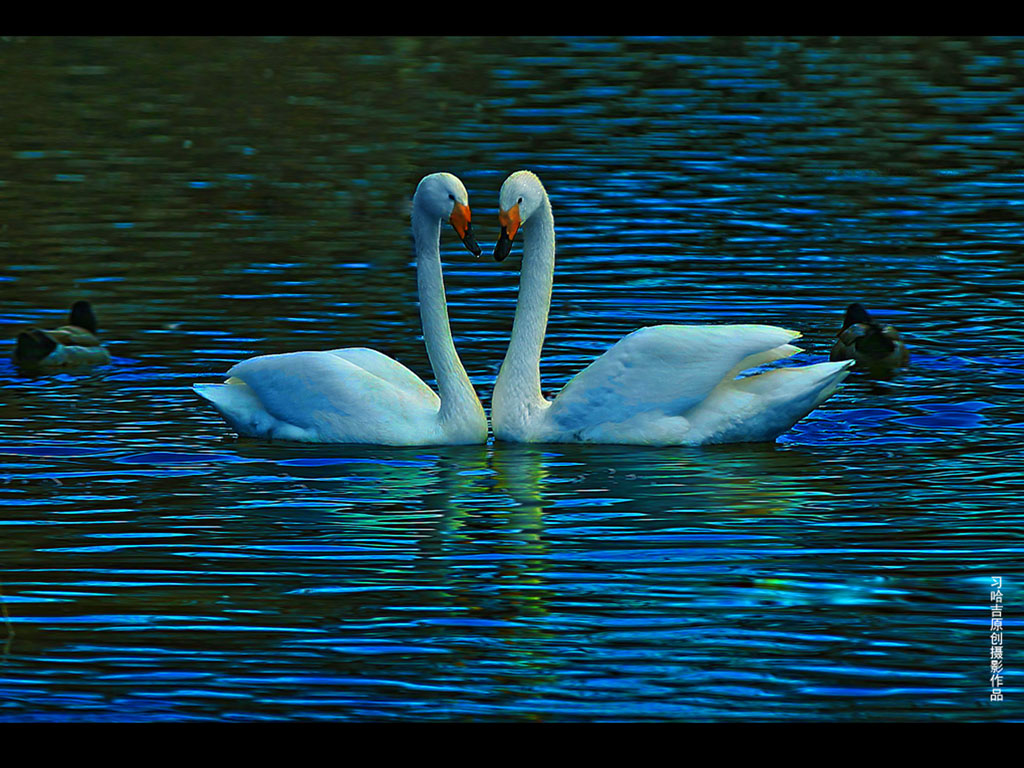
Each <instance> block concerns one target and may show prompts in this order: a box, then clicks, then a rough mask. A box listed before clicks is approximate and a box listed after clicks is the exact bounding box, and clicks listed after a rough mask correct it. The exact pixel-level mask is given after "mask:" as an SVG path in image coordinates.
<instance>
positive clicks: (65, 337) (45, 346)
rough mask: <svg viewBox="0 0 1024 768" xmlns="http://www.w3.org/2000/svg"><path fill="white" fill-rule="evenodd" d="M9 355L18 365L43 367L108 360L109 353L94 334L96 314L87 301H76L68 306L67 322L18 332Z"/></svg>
mask: <svg viewBox="0 0 1024 768" xmlns="http://www.w3.org/2000/svg"><path fill="white" fill-rule="evenodd" d="M12 356H13V358H14V362H15V363H17V364H18V365H19V366H22V367H24V368H33V369H43V370H49V369H60V368H80V367H85V366H92V365H103V364H104V363H109V362H110V353H109V352H108V351H107V350H106V349H104V348H103V345H102V344H101V343H100V340H99V339H98V338H97V337H96V315H95V314H94V313H93V311H92V307H91V306H90V305H89V302H87V301H76V302H75V303H74V304H73V305H72V306H71V314H70V316H69V317H68V323H67V325H62V326H61V327H60V328H55V329H53V330H50V331H45V330H42V329H40V328H30V329H29V330H27V331H22V332H21V333H19V334H18V338H17V341H16V342H15V346H14V354H13V355H12Z"/></svg>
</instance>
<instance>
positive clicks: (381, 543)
mask: <svg viewBox="0 0 1024 768" xmlns="http://www.w3.org/2000/svg"><path fill="white" fill-rule="evenodd" d="M0 93H2V94H3V109H2V110H0V333H2V338H3V339H4V340H11V345H10V346H8V347H7V349H8V350H10V349H11V348H12V346H13V339H14V337H15V336H16V335H17V333H18V332H19V331H21V330H23V329H24V328H26V327H28V326H31V325H38V326H41V327H53V326H57V325H60V324H62V323H63V322H64V321H65V319H66V314H67V310H68V307H70V305H71V303H72V302H73V301H75V300H78V299H87V300H89V301H90V302H92V304H93V306H94V308H95V309H96V313H97V315H98V318H99V323H100V333H101V335H102V337H103V338H104V339H105V341H106V342H107V344H108V348H109V349H110V351H111V353H112V355H113V361H112V362H111V363H110V364H109V365H105V366H101V367H97V368H95V369H93V370H91V371H85V372H81V371H79V372H70V373H60V374H54V375H48V376H41V375H33V374H29V373H26V372H24V371H21V370H19V369H18V368H16V367H15V366H14V365H13V363H12V362H11V360H10V359H9V353H8V351H4V352H2V356H0V526H2V527H0V608H2V617H0V619H2V621H0V645H2V653H0V721H6V722H32V721H62V722H69V721H77V722H101V721H133V722H157V721H177V722H187V721H246V722H252V721H261V720H268V721H270V720H294V721H314V720H330V721H355V722H368V721H384V722H402V721H558V722H564V721H579V722H584V721H585V722H597V721H699V722H724V721H736V722H747V721H779V722H781V721H828V722H847V721H849V722H852V721H934V720H947V721H1008V720H1016V721H1019V720H1021V719H1024V707H1022V705H1021V699H1020V694H1021V692H1022V690H1024V689H1022V687H1021V685H1020V681H1019V677H1017V676H1016V675H1015V673H1014V671H1013V670H1015V669H1019V655H1018V654H1017V653H1016V652H1015V651H1014V648H1015V647H1017V646H1018V645H1019V643H1018V642H1017V641H1016V639H1015V635H1016V634H1017V633H1019V632H1021V631H1022V626H1024V625H1022V622H1021V620H1020V618H1019V616H1020V611H1019V610H1016V609H1015V608H1016V606H1019V605H1021V604H1022V603H1021V601H1020V598H1019V596H1020V589H1021V587H1022V586H1024V557H1022V555H1024V540H1022V530H1024V509H1022V505H1021V504H1020V502H1019V498H1020V497H1021V495H1022V492H1024V481H1022V471H1024V461H1022V448H1021V444H1022V437H1024V434H1022V419H1021V414H1022V411H1024V408H1022V405H1024V403H1022V395H1024V384H1022V376H1024V337H1022V335H1021V333H1020V328H1021V320H1022V317H1024V315H1022V312H1021V305H1022V298H1024V294H1022V289H1021V277H1022V271H1024V269H1022V268H1024V251H1022V242H1024V224H1022V212H1024V208H1022V206H1024V171H1022V169H1021V159H1020V158H1021V155H1022V150H1024V39H1020V38H961V39H946V38H933V37H930V38H908V37H897V38H892V37H890V38H870V37H854V38H846V37H839V38H799V39H788V38H787V39H782V38H595V37H588V38H501V37H486V38H472V37H469V38H380V37H366V38H246V37H240V38H235V37H232V38H31V37H27V38H26V37H6V38H2V39H0ZM521 168H528V169H530V170H533V171H535V172H536V173H537V174H538V175H539V176H540V178H541V179H542V180H543V181H544V183H545V185H546V187H547V190H548V192H549V194H550V197H551V201H552V207H553V211H554V217H555V227H556V232H557V238H558V240H557V242H558V262H557V266H556V272H555V287H554V294H553V299H552V309H551V321H550V324H549V327H548V335H547V342H546V345H545V348H544V357H543V361H542V375H543V386H544V391H545V392H546V393H548V394H549V395H554V394H555V393H556V392H557V391H558V390H559V389H560V388H561V386H562V385H564V384H565V383H566V382H567V381H568V380H569V379H571V378H572V377H573V376H574V375H575V374H576V373H577V372H578V371H579V370H581V369H582V368H583V367H584V366H586V365H587V364H588V363H589V361H590V360H592V359H593V358H594V357H595V356H596V355H598V354H600V353H601V352H602V351H603V350H605V349H606V348H608V347H609V346H611V345H612V344H613V343H614V342H615V341H616V340H618V339H619V338H621V337H622V336H623V335H625V334H626V333H629V332H630V331H633V330H635V329H636V328H639V327H642V326H646V325H656V324H661V323H681V324H709V325H714V324H723V323H767V324H771V325H779V326H783V327H786V328H793V329H795V330H799V331H801V332H802V333H803V334H804V336H803V338H802V339H801V340H800V342H798V343H799V345H800V346H801V347H802V348H803V349H804V350H805V351H804V352H803V353H802V354H801V355H798V356H797V357H796V358H794V359H793V360H792V363H793V364H798V365H804V364H808V363H812V362H820V361H823V360H827V359H828V354H829V349H830V348H831V345H832V343H833V341H834V339H835V335H836V333H837V331H838V330H839V327H840V324H841V321H842V317H843V312H844V310H845V308H846V306H847V304H849V303H850V302H853V301H860V302H862V303H864V304H865V306H867V307H868V309H869V310H871V311H872V313H873V314H874V315H876V316H877V317H878V318H879V319H881V320H883V321H885V322H889V323H892V324H893V325H895V326H897V327H898V328H899V329H900V331H901V332H902V333H903V336H904V339H905V340H906V342H907V344H908V346H909V348H910V352H911V356H912V357H911V362H910V365H909V367H907V368H906V369H904V370H902V371H900V372H899V373H898V374H897V375H896V376H894V377H893V378H891V379H889V380H885V381H880V380H876V379H872V378H870V377H868V376H867V375H865V374H861V373H856V374H853V375H852V376H851V377H850V378H849V379H847V381H846V383H845V384H844V385H843V386H842V388H841V389H840V390H839V391H838V392H837V393H836V394H835V395H834V396H833V397H832V398H831V399H830V400H828V401H827V402H826V403H825V404H823V405H822V406H820V407H819V408H818V409H816V410H815V411H813V412H812V413H811V414H810V415H809V416H808V417H807V418H805V419H804V420H802V421H800V422H799V423H797V425H796V426H795V427H794V428H793V429H792V430H790V431H789V432H787V433H785V434H784V435H782V436H781V437H780V438H779V439H778V440H777V441H775V442H774V443H758V444H736V445H722V446H707V447H700V448H638V447H627V446H612V445H513V444H506V443H501V442H498V443H495V442H494V440H493V439H491V440H489V441H488V444H487V445H480V446H462V447H424V448H387V447H377V446H352V445H348V446H345V445H302V444H293V443H283V442H277V443H269V442H264V441H259V440H252V439H241V438H238V437H237V436H236V435H235V434H234V433H233V432H232V431H231V429H230V428H229V427H228V426H227V425H226V424H225V423H224V422H223V421H222V420H221V419H220V417H219V416H218V415H217V413H216V412H215V411H214V410H213V409H212V408H211V407H209V405H208V404H206V403H204V402H203V401H202V400H200V398H198V397H197V396H196V395H195V394H194V393H193V391H192V389H191V385H192V384H193V383H196V382H218V381H222V380H223V377H224V372H225V371H227V370H228V368H230V367H231V366H232V365H233V364H235V363H236V362H239V361H241V360H244V359H246V358H248V357H251V356H254V355H260V354H268V353H275V352H288V351H296V350H303V349H331V348H336V347H344V346H368V347H373V348H375V349H378V350H380V351H381V352H384V353H386V354H388V355H391V356H392V357H395V358H396V359H398V360H400V361H401V362H403V363H404V364H406V365H408V366H409V367H410V368H412V370H414V371H415V372H416V373H418V374H420V375H421V376H423V377H424V380H425V381H427V383H428V384H431V385H433V384H434V380H433V375H432V373H431V370H430V366H429V363H428V361H427V358H426V352H425V350H424V347H423V341H422V337H421V333H420V321H419V314H418V312H419V309H418V303H417V296H416V282H415V270H414V257H413V251H412V242H411V235H410V232H409V211H410V200H411V197H412V193H413V191H414V189H415V186H416V184H417V182H418V181H419V179H420V178H421V177H422V176H423V175H425V174H427V173H431V172H435V171H449V172H452V173H455V174H457V175H458V176H459V177H460V178H461V179H462V180H463V181H464V182H465V184H466V187H467V189H468V191H469V196H470V205H471V207H472V209H473V224H474V229H475V230H476V234H477V239H478V240H479V241H480V244H481V246H482V247H483V249H484V252H485V255H484V257H483V258H481V259H480V260H475V259H473V257H472V256H471V255H470V254H468V253H467V252H466V251H465V249H464V248H463V247H462V245H461V244H460V243H459V242H458V240H457V238H455V237H454V235H453V234H452V233H451V231H450V230H449V229H448V228H445V230H444V232H443V235H442V255H443V258H444V263H445V280H446V285H447V294H448V306H449V312H450V314H451V318H452V327H453V331H454V334H455V341H456V345H457V347H458V349H459V352H460V354H461V356H462V360H463V362H464V364H465V366H466V368H467V370H468V372H469V374H470V377H471V379H472V381H473V382H474V384H475V386H476V388H477V391H478V394H479V395H480V397H481V400H482V402H483V404H484V406H485V408H487V409H488V410H489V408H490V398H491V389H492V387H493V384H494V379H495V376H496V375H497V371H498V368H499V366H500V364H501V360H502V357H503V355H504V353H505V349H506V346H507V344H508V338H509V332H510V329H511V323H512V314H513V312H514V308H515V301H516V292H517V286H518V278H519V271H518V270H519V266H520V263H521V259H520V254H521V244H516V245H515V246H514V248H513V253H512V256H511V257H510V258H509V259H507V260H506V261H504V262H502V263H500V264H499V263H495V262H494V261H493V260H492V259H491V258H490V257H489V253H490V251H491V249H492V248H493V245H494V242H495V241H496V239H497V237H498V234H499V225H498V222H497V212H498V201H497V196H498V190H499V188H500V186H501V183H502V181H503V180H504V178H505V177H506V176H507V175H508V174H509V173H511V172H513V171H516V170H519V169H521ZM3 343H4V344H7V343H8V342H7V341H4V342H3ZM787 362H789V361H787ZM993 579H999V580H1001V584H1002V587H1001V593H1002V599H1003V600H1005V604H1006V620H1005V626H1004V628H1005V632H1006V634H1007V638H1006V645H1007V646H1009V648H1010V650H1009V651H1008V652H1007V656H1006V672H1005V675H1006V676H1005V681H1004V684H1003V685H1002V688H1001V690H1002V692H1003V694H1004V696H1005V698H1004V700H1002V701H992V700H991V694H992V691H993V687H994V683H993V681H992V679H991V657H992V656H993V654H994V653H995V652H994V651H993V645H994V643H995V640H993V638H992V635H993V631H992V626H993V625H992V623H991V619H992V604H993V597H992V591H993V590H994V589H995V587H993V586H992V585H993V583H994V582H993Z"/></svg>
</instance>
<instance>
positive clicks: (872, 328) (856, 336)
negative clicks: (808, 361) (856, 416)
mask: <svg viewBox="0 0 1024 768" xmlns="http://www.w3.org/2000/svg"><path fill="white" fill-rule="evenodd" d="M836 336H837V339H836V343H835V346H833V347H832V354H830V355H829V360H833V361H835V360H854V361H855V366H854V367H855V368H859V369H860V370H862V371H867V372H868V373H870V374H871V375H873V376H880V377H885V376H889V375H891V374H892V372H893V371H895V370H896V369H897V368H902V367H903V366H905V365H906V364H907V363H908V362H910V352H909V351H908V350H907V345H906V344H904V343H903V339H902V338H900V334H899V331H897V330H896V329H895V328H893V327H892V326H891V325H882V324H881V323H879V322H878V321H877V320H874V319H873V318H872V317H871V315H869V314H868V311H867V310H866V309H864V306H863V305H862V304H857V303H854V304H851V305H850V306H848V307H847V308H846V316H845V317H844V318H843V327H842V329H841V330H840V331H839V333H838V334H836Z"/></svg>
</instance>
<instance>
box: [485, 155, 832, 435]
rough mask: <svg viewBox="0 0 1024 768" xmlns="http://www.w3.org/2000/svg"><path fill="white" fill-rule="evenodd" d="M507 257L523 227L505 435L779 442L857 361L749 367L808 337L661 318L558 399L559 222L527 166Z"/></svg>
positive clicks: (509, 217) (512, 188)
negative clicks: (549, 361) (550, 354)
mask: <svg viewBox="0 0 1024 768" xmlns="http://www.w3.org/2000/svg"><path fill="white" fill-rule="evenodd" d="M499 206H500V213H499V216H498V219H499V221H500V222H501V225H502V231H501V238H500V239H499V240H498V244H497V245H496V246H495V249H494V257H495V259H497V260H498V261H501V260H502V259H504V258H505V257H506V256H507V255H508V252H509V250H510V249H511V247H512V240H513V239H514V238H515V236H516V232H517V231H518V230H519V229H520V228H522V230H523V266H522V277H521V278H520V284H519V300H518V303H517V304H516V314H515V321H514V322H513V325H512V339H511V341H510V343H509V346H508V352H507V353H506V354H505V360H504V362H502V364H501V370H500V371H499V373H498V379H497V381H496V382H495V385H494V394H493V399H492V401H491V426H492V428H493V430H494V436H495V438H496V439H498V440H509V441H515V442H531V443H539V442H555V443H567V442H582V443H622V444H641V445H701V444H705V443H727V442H750V441H760V440H773V439H774V438H776V437H777V436H778V435H780V434H782V433H783V432H785V431H786V430H787V429H789V428H790V427H791V426H793V424H795V423H796V422H797V421H798V420H799V419H801V418H802V417H803V416H805V415H807V414H808V413H809V412H810V411H811V410H813V409H814V408H815V407H816V406H817V405H818V404H820V403H821V402H823V401H824V400H825V399H826V398H828V396H829V395H831V394H832V392H834V391H835V389H836V387H837V385H838V384H839V382H841V381H842V380H843V379H845V378H846V376H847V374H848V369H849V368H850V366H851V363H850V362H839V363H819V364H817V365H808V366H804V367H800V368H780V369H777V370H772V371H768V372H765V373H761V374H758V375H754V376H749V377H747V378H743V379H736V378H735V377H736V376H737V374H739V373H740V372H742V371H744V370H747V369H749V368H754V367H756V366H759V365H762V364H764V363H768V362H771V361H773V360H779V359H781V358H784V357H789V356H790V355H793V354H795V353H797V352H799V351H800V350H799V349H798V348H796V347H794V346H791V345H790V344H789V342H791V341H793V340H794V339H796V338H798V337H799V336H800V334H799V333H797V332H796V331H787V330H785V329H783V328H776V327H773V326H770V325H716V326H687V325H657V326H652V327H649V328H641V329H640V330H638V331H634V332H633V333H631V334H629V335H628V336H626V337H625V338H623V339H622V340H621V341H619V342H618V343H617V344H616V345H615V346H613V347H612V348H611V349H609V350H608V351H607V352H605V353H604V354H603V355H601V357H599V358H597V360H595V361H594V362H593V363H591V364H590V366H588V367H587V368H586V369H584V370H583V371H581V372H580V373H579V374H578V375H577V376H576V377H575V378H573V379H572V380H571V381H570V382H569V383H568V384H566V385H565V387H564V388H563V389H562V391H561V392H559V394H558V396H557V397H555V399H554V400H551V401H548V400H545V399H544V397H543V395H542V394H541V389H540V355H541V348H542V347H543V345H544V334H545V332H546V329H547V322H548V311H549V309H550V305H551V283H552V278H553V275H554V269H555V225H554V219H553V218H552V215H551V203H550V202H549V200H548V195H547V192H546V191H545V190H544V186H543V185H542V184H541V182H540V179H538V178H537V176H536V175H534V174H533V173H531V172H530V171H517V172H516V173H513V174H512V175H511V176H509V177H508V178H507V179H506V180H505V183H504V184H502V186H501V193H500V197H499Z"/></svg>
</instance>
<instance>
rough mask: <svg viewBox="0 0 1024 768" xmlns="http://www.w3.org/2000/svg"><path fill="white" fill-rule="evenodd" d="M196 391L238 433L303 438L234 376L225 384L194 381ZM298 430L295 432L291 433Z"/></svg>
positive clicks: (294, 438)
mask: <svg viewBox="0 0 1024 768" xmlns="http://www.w3.org/2000/svg"><path fill="white" fill-rule="evenodd" d="M192 389H193V391H194V392H195V393H196V394H197V395H199V396H200V397H201V398H203V399H204V400H208V401H209V402H210V404H211V405H213V407H214V408H215V409H217V412H218V413H219V414H220V415H221V417H222V418H223V419H224V421H226V422H227V423H228V426H230V427H231V428H232V429H233V430H235V432H237V433H238V434H239V435H242V436H243V437H265V438H270V437H277V438H282V439H286V440H302V439H304V436H303V435H301V434H298V433H302V432H304V430H301V429H299V428H298V427H296V426H294V425H293V424H287V423H284V422H281V421H280V420H279V419H276V418H274V417H273V416H271V415H270V414H269V413H267V411H266V409H265V408H264V407H263V404H262V403H261V402H260V399H259V398H258V397H257V396H256V393H255V392H254V391H253V390H252V387H250V386H249V385H248V384H246V383H245V382H243V381H242V380H241V379H237V378H235V377H234V376H232V377H231V378H229V379H228V380H227V381H226V382H225V383H223V384H193V385H192ZM292 432H296V434H291V433H292Z"/></svg>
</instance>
